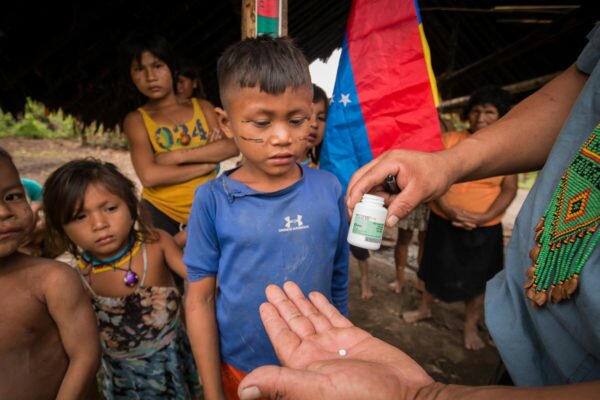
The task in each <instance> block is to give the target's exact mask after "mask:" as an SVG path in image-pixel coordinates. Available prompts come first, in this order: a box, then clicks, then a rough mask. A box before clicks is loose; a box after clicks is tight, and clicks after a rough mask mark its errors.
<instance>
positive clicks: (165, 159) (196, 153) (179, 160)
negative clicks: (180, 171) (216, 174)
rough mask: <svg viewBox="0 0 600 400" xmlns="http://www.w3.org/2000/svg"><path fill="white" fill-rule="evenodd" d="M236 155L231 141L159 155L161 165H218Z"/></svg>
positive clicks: (225, 140)
mask: <svg viewBox="0 0 600 400" xmlns="http://www.w3.org/2000/svg"><path fill="white" fill-rule="evenodd" d="M237 154H238V149H237V147H236V145H235V143H234V142H233V140H231V139H223V140H219V141H216V142H214V143H209V144H207V145H204V146H201V147H195V148H193V149H182V150H175V151H171V152H169V153H164V154H161V155H160V158H162V160H161V162H162V163H169V164H171V163H172V164H196V163H219V162H221V161H223V160H226V159H228V158H230V157H233V156H235V155H237Z"/></svg>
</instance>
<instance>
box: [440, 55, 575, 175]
mask: <svg viewBox="0 0 600 400" xmlns="http://www.w3.org/2000/svg"><path fill="white" fill-rule="evenodd" d="M586 80H587V75H585V74H583V73H581V72H580V71H579V70H577V68H576V67H575V66H574V65H573V66H571V67H570V68H569V69H567V70H566V71H565V72H564V73H563V74H561V75H560V76H558V77H557V78H555V79H554V80H552V81H551V82H550V83H548V84H547V85H546V86H544V87H543V88H542V89H540V90H538V91H537V92H536V93H534V94H533V95H531V96H529V97H528V98H526V99H525V100H523V101H522V102H521V103H519V104H518V105H516V106H515V107H514V108H513V109H512V110H511V111H510V112H509V113H508V114H507V115H505V116H504V117H503V118H502V119H500V120H499V121H498V122H496V123H495V124H492V125H491V126H489V127H487V128H484V129H482V130H480V131H478V132H477V133H475V134H473V135H471V136H470V137H469V138H467V139H465V140H463V141H462V142H460V143H459V144H458V145H456V146H454V147H452V148H451V149H448V150H447V151H443V152H441V153H439V154H440V155H441V156H442V157H443V158H444V159H445V160H446V163H447V164H448V167H449V170H450V174H451V177H452V178H454V180H453V182H459V181H465V180H474V179H480V178H485V177H490V176H498V175H508V174H513V173H517V172H524V171H532V170H536V169H539V168H540V167H542V166H543V165H544V163H545V161H546V158H547V157H548V153H549V152H550V149H551V148H552V145H553V144H554V142H555V140H556V137H557V136H558V133H559V132H560V129H561V128H562V126H563V123H564V121H565V120H566V118H567V116H568V114H569V112H570V110H571V107H572V106H573V104H574V103H575V100H576V99H577V96H578V95H579V93H580V91H581V89H582V87H583V85H584V84H585V82H586Z"/></svg>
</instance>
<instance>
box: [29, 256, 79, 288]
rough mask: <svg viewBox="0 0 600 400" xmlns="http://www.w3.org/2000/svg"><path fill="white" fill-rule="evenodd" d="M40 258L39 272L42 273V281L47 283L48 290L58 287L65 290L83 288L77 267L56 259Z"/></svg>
mask: <svg viewBox="0 0 600 400" xmlns="http://www.w3.org/2000/svg"><path fill="white" fill-rule="evenodd" d="M40 260H41V261H40V262H39V265H38V268H39V271H38V272H39V273H40V274H41V275H42V277H41V281H42V282H44V283H45V285H44V287H45V289H46V290H49V289H51V288H56V287H59V288H61V290H65V291H72V290H79V289H82V286H81V281H80V278H79V274H78V273H77V271H76V270H75V268H73V267H71V266H70V265H67V264H65V263H63V262H60V261H56V260H49V259H40Z"/></svg>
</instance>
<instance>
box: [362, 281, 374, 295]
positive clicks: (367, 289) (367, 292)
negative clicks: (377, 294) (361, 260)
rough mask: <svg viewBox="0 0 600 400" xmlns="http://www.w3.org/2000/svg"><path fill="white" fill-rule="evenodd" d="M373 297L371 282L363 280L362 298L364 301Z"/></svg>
mask: <svg viewBox="0 0 600 400" xmlns="http://www.w3.org/2000/svg"><path fill="white" fill-rule="evenodd" d="M371 297H373V292H372V291H371V286H370V285H369V282H365V280H364V279H361V282H360V298H361V299H363V300H369V299H370V298H371Z"/></svg>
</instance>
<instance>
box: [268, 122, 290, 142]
mask: <svg viewBox="0 0 600 400" xmlns="http://www.w3.org/2000/svg"><path fill="white" fill-rule="evenodd" d="M274 129H275V131H274V132H273V135H271V140H272V142H273V144H276V145H286V144H290V143H292V134H291V132H290V130H289V129H288V128H287V127H286V126H275V127H274Z"/></svg>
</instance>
